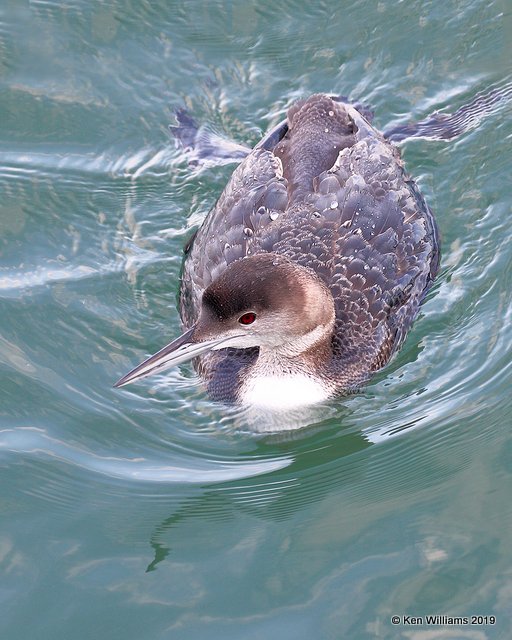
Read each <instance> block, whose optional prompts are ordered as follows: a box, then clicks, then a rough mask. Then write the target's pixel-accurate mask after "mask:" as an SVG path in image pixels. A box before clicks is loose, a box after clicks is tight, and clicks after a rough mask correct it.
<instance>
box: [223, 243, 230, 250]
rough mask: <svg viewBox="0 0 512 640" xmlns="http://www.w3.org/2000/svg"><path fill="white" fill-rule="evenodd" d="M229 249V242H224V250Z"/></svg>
mask: <svg viewBox="0 0 512 640" xmlns="http://www.w3.org/2000/svg"><path fill="white" fill-rule="evenodd" d="M229 249H231V245H230V244H229V242H226V244H225V245H224V251H229Z"/></svg>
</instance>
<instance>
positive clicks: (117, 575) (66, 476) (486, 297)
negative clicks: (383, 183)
mask: <svg viewBox="0 0 512 640" xmlns="http://www.w3.org/2000/svg"><path fill="white" fill-rule="evenodd" d="M511 42H512V22H511V15H510V9H509V8H507V5H506V3H501V2H490V3H489V2H482V1H477V0H468V1H466V2H456V1H455V0H450V1H449V2H445V3H424V2H416V1H412V2H407V3H405V2H401V3H387V2H369V1H368V0H365V1H362V0H361V1H356V2H342V3H339V4H336V3H324V2H320V3H314V4H313V5H311V4H310V3H301V2H281V1H278V2H275V1H274V2H266V1H262V2H258V3H250V4H249V5H245V4H243V3H231V2H225V1H217V2H208V3H200V2H180V3H177V2H163V1H160V2H158V1H157V2H137V3H134V2H129V1H128V0H118V1H113V2H108V3H106V2H96V1H94V2H86V1H85V0H73V1H70V2H65V3H59V2H50V1H48V2H45V1H33V2H31V3H30V4H26V3H23V2H16V1H13V2H8V3H6V4H5V5H4V6H2V8H1V9H0V193H1V198H0V376H1V384H0V416H1V421H0V464H1V469H0V474H1V486H2V491H1V495H0V509H1V511H0V513H1V516H2V527H1V531H0V570H1V576H2V577H1V582H0V604H1V610H2V616H0V636H1V637H2V638H6V639H8V640H18V639H19V640H25V639H28V638H30V639H31V640H40V639H41V640H43V639H44V640H46V639H48V640H50V639H51V640H57V639H59V640H60V639H63V640H67V639H68V638H73V640H81V639H82V638H83V639H84V640H85V639H89V638H101V639H102V638H105V639H107V638H108V639H109V640H110V639H117V638H120V639H121V638H122V639H123V640H131V639H133V640H140V639H141V638H145V639H146V638H147V639H172V640H177V639H179V640H188V639H194V640H196V639H197V638H202V639H207V640H216V639H218V638H222V639H230V638H233V639H235V638H236V639H239V638H248V639H249V638H251V639H252V638H254V639H256V638H257V639H259V638H274V637H275V638H280V639H282V640H286V639H288V638H289V639H290V640H291V639H293V640H296V639H298V638H304V639H305V640H306V639H308V640H309V639H311V638H319V639H323V638H349V639H356V640H357V639H359V638H404V639H413V640H426V639H428V640H431V639H433V638H434V639H441V638H442V639H444V638H457V639H460V638H463V639H466V638H467V639H471V640H484V639H487V638H489V639H491V638H492V639H495V638H500V639H501V638H503V639H505V638H509V637H511V635H512V611H511V594H512V564H511V560H510V559H511V557H512V548H511V546H512V543H511V537H510V530H511V528H512V506H511V501H510V495H511V493H510V492H511V490H512V441H511V438H510V427H511V422H512V420H511V417H512V406H511V405H512V400H511V398H512V396H511V394H510V388H511V379H512V371H511V369H512V365H511V352H512V349H511V328H510V327H511V320H512V304H511V285H512V265H511V257H510V240H511V238H510V220H511V211H510V166H511V165H512V146H511V142H510V141H511V137H512V130H511V125H510V113H511V112H510V105H508V106H507V104H505V105H503V106H502V108H500V109H497V110H495V111H494V112H493V113H490V114H488V115H487V116H486V117H485V118H483V119H482V121H481V122H480V123H479V124H478V126H476V127H475V128H474V129H473V130H471V131H470V132H468V133H467V134H465V135H463V136H460V137H459V138H458V139H457V140H455V141H452V142H432V141H428V140H422V139H418V140H411V141H409V142H405V143H403V144H402V145H401V149H402V154H403V157H404V160H405V162H406V165H407V168H408V170H409V171H410V172H411V173H412V174H413V175H414V176H415V177H416V179H417V181H418V184H419V185H420V187H421V189H422V191H423V192H424V193H425V195H426V197H427V198H428V200H429V202H430V204H431V206H432V208H433V209H434V211H435V212H436V215H437V219H438V223H439V227H440V231H441V236H442V252H443V257H442V263H441V271H440V275H439V277H438V280H437V282H436V284H435V286H434V288H433V290H432V291H431V293H430V294H429V296H428V299H427V301H426V303H425V305H424V306H423V308H422V312H421V314H420V317H419V318H418V320H417V321H416V323H415V325H414V328H413V330H412V331H411V333H410V334H409V337H408V339H407V341H406V343H405V345H404V347H403V349H402V350H401V352H400V353H399V355H398V356H397V357H396V358H395V359H394V360H393V362H392V363H391V365H390V366H388V367H387V368H386V369H385V370H384V371H383V372H381V373H380V374H379V375H378V376H377V377H376V378H375V380H374V381H373V382H372V383H371V384H370V385H369V386H368V388H367V389H366V390H365V391H364V392H363V393H361V394H359V395H357V396H354V397H350V398H346V399H341V400H339V401H336V402H332V403H328V404H326V405H325V406H322V407H319V408H317V409H316V410H314V411H312V412H311V414H307V415H303V414H301V416H300V424H301V425H302V428H301V429H299V430H295V431H283V432H281V433H271V432H275V428H276V421H275V419H272V418H271V417H269V416H254V415H248V414H247V413H245V412H241V411H240V410H238V409H234V408H231V409H229V408H226V407H222V406H219V405H216V404H214V403H212V402H211V401H210V400H208V398H207V397H206V396H205V394H204V392H203V391H202V389H201V386H200V385H199V383H198V381H197V379H196V378H195V376H194V373H193V371H192V370H191V369H190V367H187V366H184V367H182V368H180V369H177V370H175V371H171V372H170V373H168V374H166V375H165V376H159V377H156V378H152V379H150V380H148V381H147V382H145V383H144V384H140V385H134V386H133V387H127V388H126V389H123V390H114V389H112V387H111V385H112V383H113V381H115V380H116V379H117V378H119V376H120V375H122V374H123V373H125V372H126V371H127V370H128V369H130V368H131V367H132V366H133V365H134V364H136V363H138V362H139V361H140V360H141V359H142V358H143V357H144V356H145V355H147V354H148V353H151V352H154V351H156V350H157V349H158V348H159V347H160V346H162V345H163V344H165V343H166V341H168V340H169V339H170V338H171V337H173V336H175V335H177V334H178V332H179V330H180V323H179V318H178V314H177V310H176V294H177V288H178V278H179V272H180V265H181V249H182V246H183V243H184V242H185V240H186V239H187V238H188V237H189V235H190V233H191V231H192V230H193V228H194V227H195V226H196V225H197V224H198V223H199V222H200V221H201V220H202V219H203V217H204V216H205V215H206V213H207V212H208V210H209V209H210V208H211V206H212V205H213V204H214V202H215V200H216V198H217V197H218V195H219V194H220V192H221V190H222V188H223V185H224V184H225V183H226V181H227V179H228V178H229V175H230V173H231V171H232V169H233V167H230V166H222V167H216V168H209V169H197V168H193V167H189V166H188V163H187V160H186V158H184V157H183V155H182V154H181V153H180V151H179V150H178V149H176V148H175V147H174V144H173V142H172V141H171V140H170V137H169V134H168V131H167V126H168V124H169V123H172V122H173V120H174V119H173V113H174V110H175V109H176V108H177V107H181V106H186V107H187V108H188V109H189V111H190V112H191V113H192V114H193V115H194V117H196V118H197V120H198V121H200V122H203V123H207V124H208V126H209V127H211V128H212V129H213V130H214V131H216V132H218V133H219V134H222V135H226V136H228V137H230V138H231V139H234V140H237V141H240V142H244V143H248V144H254V143H255V142H257V141H258V139H259V138H260V137H261V135H262V134H263V133H264V132H265V131H266V130H268V128H269V127H271V126H272V125H273V124H275V123H276V122H278V121H279V119H280V118H282V117H283V114H284V112H285V110H286V108H287V106H289V104H290V103H291V102H293V100H295V99H296V98H298V97H302V96H305V95H307V94H309V93H311V92H314V91H328V92H333V93H341V94H344V95H348V96H350V98H351V99H353V100H360V101H362V102H364V103H365V104H367V105H369V106H370V107H371V108H372V109H373V110H374V112H375V123H376V125H377V126H378V127H380V128H386V127H388V126H391V125H396V124H399V123H407V122H409V121H411V120H419V119H422V118H425V117H427V116H428V115H429V114H431V113H432V112H433V111H435V110H441V111H443V112H453V111H455V110H456V109H458V108H459V107H460V106H462V105H463V104H465V103H466V102H468V101H469V100H471V98H473V97H474V96H475V95H476V94H478V93H479V92H481V91H486V90H488V89H489V87H498V88H500V87H505V86H508V85H507V83H509V82H510V79H509V77H508V74H509V73H510V70H509V67H510V56H511V50H510V43H511ZM294 424H295V426H297V417H295V418H293V417H292V418H290V420H289V423H288V426H293V425H294ZM277 426H279V425H277ZM281 426H284V425H281ZM255 432H258V433H255ZM406 614H409V615H415V616H425V615H426V614H439V615H451V616H470V615H472V614H482V615H493V616H496V619H497V623H496V624H494V625H487V626H484V625H480V626H471V625H467V626H464V625H462V626H461V625H458V626H456V627H449V626H443V625H441V626H436V627H432V626H427V625H420V626H416V627H412V626H406V625H405V626H404V625H403V624H401V625H398V626H393V625H392V624H391V616H392V615H399V616H404V615H406Z"/></svg>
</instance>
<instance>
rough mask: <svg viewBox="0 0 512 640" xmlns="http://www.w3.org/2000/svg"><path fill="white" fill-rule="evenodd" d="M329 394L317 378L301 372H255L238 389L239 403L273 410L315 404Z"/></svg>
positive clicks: (325, 398)
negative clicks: (283, 373) (284, 373)
mask: <svg viewBox="0 0 512 640" xmlns="http://www.w3.org/2000/svg"><path fill="white" fill-rule="evenodd" d="M329 396H330V393H329V391H328V389H327V388H326V387H325V386H324V385H323V384H322V383H321V381H319V380H315V379H314V378H312V377H310V376H308V375H306V374H305V373H302V372H301V373H295V374H286V375H278V374H277V375H276V374H265V373H263V372H261V374H259V373H258V372H257V371H255V372H254V375H251V376H249V378H248V379H247V382H246V383H245V384H244V385H243V386H242V388H241V390H240V401H241V402H242V404H244V405H251V406H257V407H262V408H266V409H276V410H283V409H293V408H295V407H301V406H308V405H312V404H317V403H319V402H323V401H324V400H327V398H329Z"/></svg>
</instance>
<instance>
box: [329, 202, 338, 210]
mask: <svg viewBox="0 0 512 640" xmlns="http://www.w3.org/2000/svg"><path fill="white" fill-rule="evenodd" d="M330 206H331V209H337V208H338V201H337V200H333V201H332V202H331V205H330Z"/></svg>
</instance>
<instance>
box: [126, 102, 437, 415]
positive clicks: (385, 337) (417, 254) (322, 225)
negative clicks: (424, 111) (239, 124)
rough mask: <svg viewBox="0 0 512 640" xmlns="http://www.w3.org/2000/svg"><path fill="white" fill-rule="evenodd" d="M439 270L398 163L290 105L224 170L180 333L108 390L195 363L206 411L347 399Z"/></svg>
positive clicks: (382, 360) (361, 120)
mask: <svg viewBox="0 0 512 640" xmlns="http://www.w3.org/2000/svg"><path fill="white" fill-rule="evenodd" d="M438 265H439V241H438V232H437V227H436V223H435V220H434V217H433V215H432V213H431V211H430V209H429V207H428V206H427V204H426V202H425V200H424V199H423V196H422V195H421V193H420V192H419V190H418V188H417V186H416V184H415V183H414V182H413V180H412V179H411V178H410V177H409V176H408V175H407V174H406V172H405V171H404V168H403V164H402V161H401V159H400V154H399V151H398V149H397V148H396V147H395V146H393V145H392V144H391V143H390V142H388V141H387V140H386V139H385V138H384V137H383V135H382V134H381V133H379V132H378V131H377V130H376V129H375V128H374V127H373V126H372V125H371V124H370V123H369V121H368V120H367V119H366V118H365V117H364V116H363V115H362V113H360V111H358V110H357V109H356V108H355V107H354V106H352V105H351V104H349V103H347V102H344V101H342V99H340V98H337V97H335V96H328V95H325V94H315V95H312V96H311V97H309V98H308V99H306V100H301V101H299V102H297V103H296V104H294V105H293V106H292V107H291V108H290V109H289V110H288V113H287V118H286V120H285V121H284V122H282V123H281V124H280V125H278V126H277V127H275V128H274V129H273V130H272V131H270V133H268V134H267V135H266V136H265V137H264V138H263V139H262V140H261V141H260V142H259V143H258V144H257V145H256V146H255V147H254V149H253V150H252V151H251V153H249V155H248V156H247V157H246V158H245V159H244V160H243V161H242V163H241V164H240V165H239V166H238V167H237V168H236V170H235V171H234V173H233V175H232V176H231V179H230V180H229V182H228V184H227V186H226V188H225V189H224V191H223V193H222V195H221V196H220V198H219V200H218V201H217V204H216V205H215V207H214V208H213V210H212V211H211V212H210V214H209V215H208V216H207V217H206V219H205V221H204V223H203V225H202V226H201V227H200V229H199V230H198V232H197V233H196V235H195V237H194V238H193V240H192V242H191V245H190V246H189V247H188V248H187V255H186V258H185V262H184V266H183V274H182V281H181V290H180V313H181V318H182V321H183V325H184V328H185V329H186V331H185V333H184V334H183V335H182V336H181V337H179V338H177V339H176V340H174V341H173V342H171V343H170V344H168V345H167V346H166V347H164V348H163V349H162V350H161V351H159V352H158V353H156V354H155V355H153V356H151V357H150V358H148V359H147V360H145V361H144V362H143V363H142V364H140V365H139V366H138V367H136V368H135V369H133V370H132V371H130V372H129V373H128V374H127V375H125V376H124V377H123V378H121V379H120V380H119V381H118V382H117V383H116V384H115V386H116V387H120V386H123V385H125V384H128V383H130V382H133V381H135V380H138V379H139V378H142V377H144V376H147V375H150V374H152V373H155V372H157V371H162V370H163V369H167V368H168V367H171V366H173V365H177V364H179V363H181V362H185V361H187V360H190V359H192V358H195V360H194V362H195V366H196V369H197V371H198V372H199V374H200V376H201V377H202V378H203V379H204V381H205V383H206V387H207V390H208V392H209V394H210V395H211V397H212V398H213V399H215V400H219V401H225V402H237V403H241V404H246V405H258V406H268V407H276V408H278V407H282V408H291V407H297V406H301V405H308V404H314V403H317V402H321V401H323V400H326V399H328V398H330V397H333V396H336V395H340V394H346V393H350V392H354V391H356V390H357V389H359V388H360V387H361V385H363V384H364V383H366V382H367V381H368V380H369V378H370V377H371V375H372V374H373V373H374V372H376V371H377V370H379V369H381V368H382V367H383V366H384V365H385V364H386V363H387V362H388V361H389V359H390V357H391V356H392V355H393V354H394V353H395V352H396V351H397V349H398V348H399V346H400V345H401V343H402V342H403V340H404V338H405V336H406V334H407V331H408V329H409V327H410V326H411V323H412V321H413V320H414V318H415V316H416V315H417V313H418V309H419V306H420V304H421V302H422V300H423V299H424V297H425V295H426V293H427V291H428V289H429V287H430V285H431V283H432V281H433V280H434V278H435V276H436V273H437V269H438Z"/></svg>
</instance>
